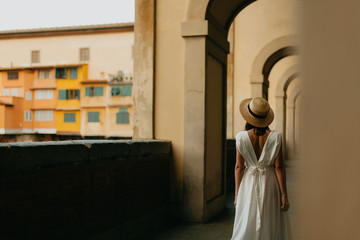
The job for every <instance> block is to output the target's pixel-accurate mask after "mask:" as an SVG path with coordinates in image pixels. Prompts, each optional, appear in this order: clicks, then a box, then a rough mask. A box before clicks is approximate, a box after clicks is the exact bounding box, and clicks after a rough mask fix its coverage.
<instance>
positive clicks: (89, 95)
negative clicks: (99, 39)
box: [0, 64, 132, 137]
mask: <svg viewBox="0 0 360 240" xmlns="http://www.w3.org/2000/svg"><path fill="white" fill-rule="evenodd" d="M87 71H88V65H87V64H71V65H55V66H34V67H22V68H21V67H19V68H16V67H13V68H11V69H10V68H2V69H0V76H1V77H0V90H1V95H0V134H37V133H38V134H57V135H81V136H104V137H131V136H132V127H131V120H132V119H131V113H132V97H131V92H132V89H131V88H132V79H131V77H130V76H121V77H120V78H112V79H109V80H89V79H87V77H88V75H87Z"/></svg>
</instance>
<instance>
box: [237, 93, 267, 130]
mask: <svg viewBox="0 0 360 240" xmlns="http://www.w3.org/2000/svg"><path fill="white" fill-rule="evenodd" d="M252 99H253V98H246V99H244V100H242V101H241V103H240V106H239V110H240V113H241V116H242V117H243V118H244V119H245V121H246V122H248V123H250V124H251V125H253V126H255V127H267V126H269V125H270V124H271V123H272V121H273V120H274V112H273V110H272V109H271V107H270V110H269V112H268V114H267V115H266V117H265V118H257V117H254V116H253V115H251V113H250V112H249V109H248V105H249V103H250V102H251V100H252Z"/></svg>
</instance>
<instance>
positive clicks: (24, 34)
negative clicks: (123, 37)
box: [0, 22, 134, 40]
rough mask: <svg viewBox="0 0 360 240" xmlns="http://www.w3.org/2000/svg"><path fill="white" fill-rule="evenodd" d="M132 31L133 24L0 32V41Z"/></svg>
mask: <svg viewBox="0 0 360 240" xmlns="http://www.w3.org/2000/svg"><path fill="white" fill-rule="evenodd" d="M129 31H131V32H132V31H134V23H133V22H131V23H111V24H98V25H83V26H71V27H53V28H33V29H19V30H6V31H0V40H1V39H12V38H34V37H50V36H58V35H82V34H99V33H112V32H129Z"/></svg>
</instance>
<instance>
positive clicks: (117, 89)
mask: <svg viewBox="0 0 360 240" xmlns="http://www.w3.org/2000/svg"><path fill="white" fill-rule="evenodd" d="M111 96H113V97H115V96H120V87H111Z"/></svg>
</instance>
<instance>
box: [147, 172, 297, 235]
mask: <svg viewBox="0 0 360 240" xmlns="http://www.w3.org/2000/svg"><path fill="white" fill-rule="evenodd" d="M294 184H295V172H294V167H290V168H287V186H288V194H289V200H290V204H291V208H290V210H289V216H290V221H291V225H292V228H293V233H294V234H295V232H294V226H295V214H294V212H295V211H296V203H295V202H294V200H295V196H294V195H295V189H294V188H295V187H294ZM233 199H234V196H233V194H229V195H228V198H227V204H226V208H225V210H224V211H223V212H222V213H221V214H219V216H217V217H216V218H214V219H213V220H212V221H210V222H208V223H204V224H176V225H169V226H168V227H166V228H164V229H162V230H161V231H159V232H157V233H154V234H153V235H151V236H147V238H146V239H150V240H203V239H204V240H205V239H206V240H223V239H224V240H225V239H227V240H230V238H231V234H232V228H233V221H234V215H235V208H234V206H233V203H232V202H233Z"/></svg>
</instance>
